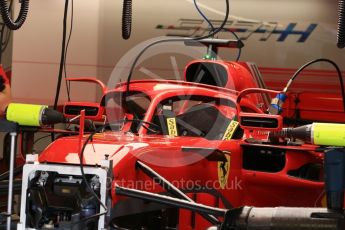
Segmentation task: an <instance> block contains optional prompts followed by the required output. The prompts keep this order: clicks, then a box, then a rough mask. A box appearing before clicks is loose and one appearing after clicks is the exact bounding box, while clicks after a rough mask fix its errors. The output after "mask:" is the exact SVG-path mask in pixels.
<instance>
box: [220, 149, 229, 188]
mask: <svg viewBox="0 0 345 230" xmlns="http://www.w3.org/2000/svg"><path fill="white" fill-rule="evenodd" d="M225 157H226V161H218V167H217V169H218V181H219V184H220V187H221V188H222V189H224V188H225V186H226V184H227V182H228V177H229V172H230V160H231V158H230V156H229V155H225Z"/></svg>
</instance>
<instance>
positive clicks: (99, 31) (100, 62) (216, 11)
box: [13, 0, 345, 104]
mask: <svg viewBox="0 0 345 230" xmlns="http://www.w3.org/2000/svg"><path fill="white" fill-rule="evenodd" d="M64 2H65V1H63V0H31V1H30V11H29V17H28V20H27V22H26V23H25V25H24V26H23V28H22V29H21V30H20V31H16V32H15V33H14V41H13V94H14V96H15V98H16V100H17V101H26V102H37V103H48V104H51V103H52V102H53V97H54V95H55V85H56V80H57V75H58V67H59V65H58V64H59V60H60V50H61V37H62V16H63V5H64ZM74 2H75V10H74V14H75V15H74V16H75V20H74V31H73V34H72V40H71V44H70V49H69V55H68V60H67V67H68V74H69V75H70V76H96V77H98V78H99V79H101V80H103V81H104V82H107V80H108V78H109V76H110V74H111V72H112V70H113V68H114V66H115V64H116V63H117V61H118V60H119V59H120V58H121V57H122V56H123V55H124V54H125V53H126V52H127V51H128V50H129V49H130V48H131V47H133V46H135V45H136V44H138V43H139V42H141V41H145V40H147V39H149V38H152V37H157V36H163V35H167V34H168V33H172V32H179V33H184V34H186V33H191V32H192V31H193V29H191V30H188V31H186V30H171V29H157V26H158V25H161V27H162V28H166V27H167V26H175V28H176V27H178V26H179V25H180V23H181V21H179V20H181V19H182V20H183V21H184V22H185V20H186V19H201V17H200V16H199V15H198V13H197V11H196V10H195V9H194V6H193V4H192V0H170V1H168V0H133V5H134V9H133V31H132V37H131V39H130V40H127V41H124V40H122V38H121V11H122V1H121V0H116V1H114V0H74ZM198 2H199V3H200V4H201V6H202V7H201V8H202V9H203V10H205V13H206V14H207V15H208V16H209V17H210V18H211V19H212V20H222V19H223V17H224V13H223V12H224V0H212V1H210V0H208V1H207V0H198ZM230 8H231V9H230V12H231V18H230V20H229V21H230V22H229V23H230V25H229V27H230V28H231V29H238V30H239V31H244V32H239V33H238V35H240V36H241V37H243V38H247V39H246V40H245V41H244V43H245V48H244V49H243V55H242V58H241V60H243V61H252V62H256V63H257V64H258V65H259V66H260V67H263V71H264V77H265V71H266V74H267V79H269V80H270V81H274V79H273V78H274V77H275V76H276V75H277V77H284V76H285V77H286V78H287V77H288V76H287V72H286V70H284V69H285V68H288V69H290V68H291V69H297V68H298V67H299V66H301V65H302V64H304V63H305V62H307V61H309V60H311V59H315V58H320V57H326V58H331V59H333V60H335V61H336V62H337V63H338V64H339V65H340V66H341V68H342V69H345V63H344V60H345V50H339V49H337V48H336V45H335V43H336V24H337V1H335V0H230ZM17 10H18V7H17ZM291 23H297V24H296V25H295V27H294V28H292V29H291V31H290V32H289V31H287V28H288V25H291ZM312 24H316V27H315V28H314V29H313V30H312V31H311V32H310V33H309V34H308V35H305V36H306V40H305V41H304V42H298V40H299V39H300V38H301V36H302V35H301V34H302V32H305V31H306V29H307V27H308V26H310V25H312ZM196 26H201V27H206V26H207V25H206V23H202V22H201V23H199V24H197V25H196ZM170 28H171V27H170ZM260 31H261V32H260ZM263 31H266V33H263ZM273 31H276V32H273ZM294 32H296V34H293V33H294ZM284 33H287V37H286V38H285V39H283V38H282V36H283V34H284ZM223 35H225V34H223ZM228 37H230V36H228ZM279 38H280V39H282V40H283V41H278V40H279ZM265 39H266V40H265ZM220 54H221V56H222V57H223V58H229V59H231V58H233V57H234V56H235V55H236V51H235V50H230V51H229V50H226V51H224V52H221V53H220ZM153 65H155V66H159V67H160V68H161V69H169V68H170V62H164V61H163V60H162V61H161V62H155V63H154V64H153ZM181 68H182V67H181ZM314 68H316V69H324V68H326V69H327V68H329V66H327V65H316V66H314ZM270 71H271V72H270ZM272 71H273V73H272ZM280 71H285V72H284V74H282V75H281V76H278V75H279V73H280ZM290 71H291V70H290ZM272 79H273V80H272ZM62 88H63V89H62V94H61V95H62V97H61V99H62V100H61V101H64V100H66V93H65V87H64V85H63V87H62ZM97 95H98V93H97V90H96V89H95V87H92V86H88V85H85V84H83V85H82V86H80V87H77V86H74V85H73V88H72V98H73V99H76V100H81V99H85V100H96V98H97Z"/></svg>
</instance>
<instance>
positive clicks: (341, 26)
mask: <svg viewBox="0 0 345 230" xmlns="http://www.w3.org/2000/svg"><path fill="white" fill-rule="evenodd" d="M338 14H339V18H338V41H337V46H338V47H339V48H344V47H345V0H339V8H338Z"/></svg>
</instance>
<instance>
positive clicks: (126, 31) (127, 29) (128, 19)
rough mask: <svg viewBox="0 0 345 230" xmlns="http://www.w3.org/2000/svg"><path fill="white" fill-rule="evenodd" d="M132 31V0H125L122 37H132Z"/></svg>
mask: <svg viewBox="0 0 345 230" xmlns="http://www.w3.org/2000/svg"><path fill="white" fill-rule="evenodd" d="M131 31H132V0H123V11H122V38H123V39H126V40H127V39H128V38H130V37H131Z"/></svg>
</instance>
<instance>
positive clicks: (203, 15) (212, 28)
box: [194, 0, 214, 33]
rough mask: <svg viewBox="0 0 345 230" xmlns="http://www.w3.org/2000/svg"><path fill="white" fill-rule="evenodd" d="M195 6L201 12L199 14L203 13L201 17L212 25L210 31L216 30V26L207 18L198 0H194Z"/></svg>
mask: <svg viewBox="0 0 345 230" xmlns="http://www.w3.org/2000/svg"><path fill="white" fill-rule="evenodd" d="M194 6H195V8H196V10H197V11H198V12H199V14H200V15H201V17H203V19H205V21H206V22H207V23H208V25H209V26H210V28H211V31H210V33H211V32H212V31H214V26H213V24H212V22H211V21H210V20H209V19H208V18H207V16H206V15H205V14H204V13H203V12H202V11H201V10H200V8H199V6H198V4H197V3H196V0H194Z"/></svg>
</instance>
